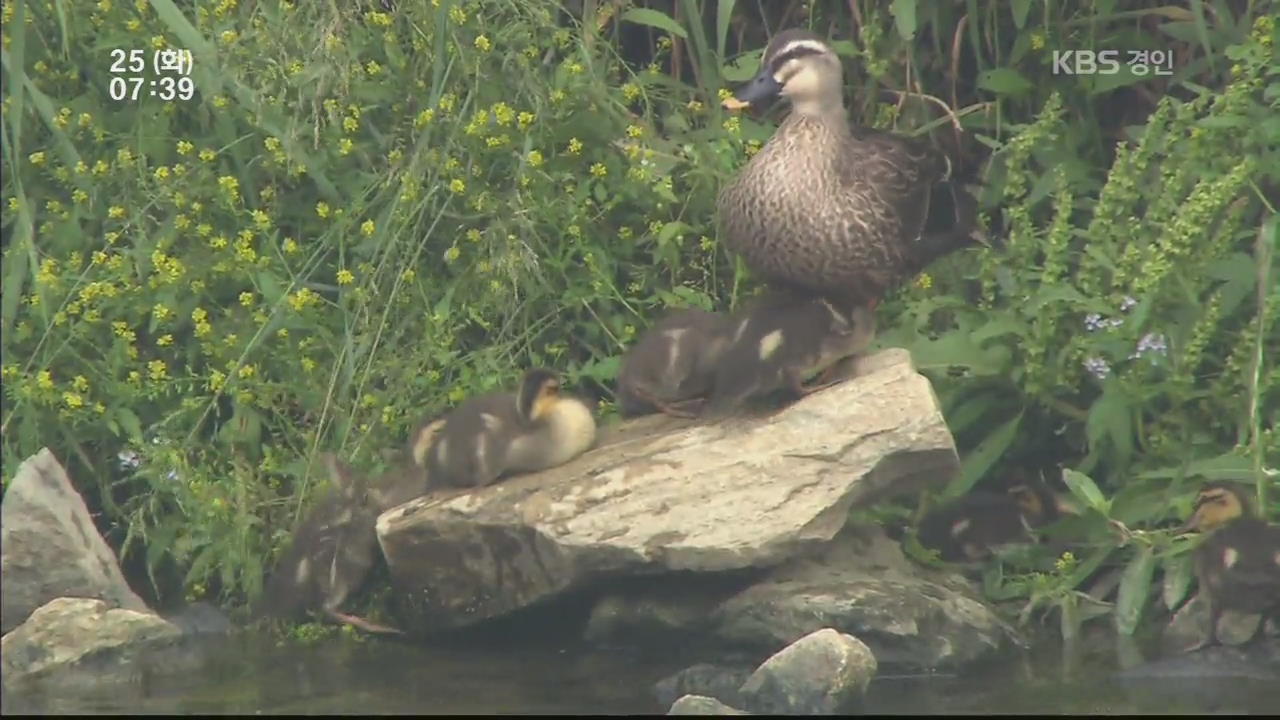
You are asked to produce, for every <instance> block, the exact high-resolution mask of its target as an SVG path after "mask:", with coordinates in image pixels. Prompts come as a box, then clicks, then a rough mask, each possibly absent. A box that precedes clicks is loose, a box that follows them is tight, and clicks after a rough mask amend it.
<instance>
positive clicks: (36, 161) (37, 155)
mask: <svg viewBox="0 0 1280 720" xmlns="http://www.w3.org/2000/svg"><path fill="white" fill-rule="evenodd" d="M27 159H28V160H30V161H31V164H32V165H43V164H44V153H42V152H33V153H31V154H30V155H28V156H27Z"/></svg>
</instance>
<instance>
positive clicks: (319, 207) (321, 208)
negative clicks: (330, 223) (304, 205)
mask: <svg viewBox="0 0 1280 720" xmlns="http://www.w3.org/2000/svg"><path fill="white" fill-rule="evenodd" d="M316 215H319V216H320V217H322V218H327V217H329V203H327V202H324V201H320V202H318V203H316Z"/></svg>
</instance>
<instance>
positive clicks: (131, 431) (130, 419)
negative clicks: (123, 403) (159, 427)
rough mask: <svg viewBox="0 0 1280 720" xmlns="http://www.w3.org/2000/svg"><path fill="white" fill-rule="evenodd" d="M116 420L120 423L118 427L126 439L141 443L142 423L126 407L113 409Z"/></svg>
mask: <svg viewBox="0 0 1280 720" xmlns="http://www.w3.org/2000/svg"><path fill="white" fill-rule="evenodd" d="M115 416H116V419H117V420H119V422H120V427H122V428H124V431H125V437H126V439H129V440H133V441H135V442H141V441H142V421H140V420H138V416H137V415H135V414H133V411H132V410H130V409H129V408H127V407H118V408H116V409H115Z"/></svg>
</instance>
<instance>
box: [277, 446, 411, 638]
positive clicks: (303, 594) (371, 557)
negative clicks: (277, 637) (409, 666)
mask: <svg viewBox="0 0 1280 720" xmlns="http://www.w3.org/2000/svg"><path fill="white" fill-rule="evenodd" d="M321 458H322V460H323V462H324V463H325V465H326V467H327V468H328V471H329V476H330V480H331V481H332V483H333V490H332V491H331V492H330V493H329V495H328V496H327V497H325V498H323V499H322V500H321V501H320V502H319V503H317V504H316V505H315V507H313V508H312V509H311V511H310V512H308V513H307V516H306V518H305V519H304V520H303V522H302V524H301V525H300V526H299V527H298V530H297V532H295V533H294V536H293V541H292V542H291V543H290V546H289V549H288V550H287V551H286V552H285V553H284V555H282V556H281V557H280V560H279V561H278V562H277V563H276V565H275V568H274V570H273V571H272V573H271V576H270V577H269V578H268V579H267V584H266V587H265V589H264V592H263V599H262V601H261V605H260V606H259V614H261V615H268V616H271V617H277V618H290V617H294V616H296V615H297V614H299V613H300V612H301V611H304V610H306V611H316V610H318V611H320V612H321V613H322V614H323V615H324V616H326V617H328V618H329V619H331V620H334V621H336V622H338V623H342V624H347V625H351V626H353V627H356V628H359V629H361V630H364V631H366V632H370V633H390V634H398V633H399V632H400V631H399V630H397V629H395V628H393V627H388V626H386V625H379V624H378V623H375V622H371V621H369V620H366V619H364V618H361V617H358V616H355V615H350V614H347V613H344V612H342V609H341V608H342V605H343V604H344V603H346V601H347V600H348V599H349V598H350V597H351V596H352V595H353V594H355V592H356V591H357V590H359V589H360V586H361V585H362V584H364V581H365V579H366V578H367V577H368V575H369V571H370V569H372V568H373V564H374V563H375V562H376V561H377V559H378V557H379V551H378V538H377V534H376V533H375V531H374V523H375V522H376V520H377V517H378V513H379V512H380V510H379V508H378V507H377V506H376V504H375V503H374V502H373V501H371V498H370V495H369V493H368V483H367V481H366V479H365V478H364V477H363V476H361V475H358V474H356V473H354V472H352V471H351V469H350V468H349V467H347V466H346V464H344V463H343V462H342V461H341V460H339V459H338V458H337V456H335V455H333V454H332V453H323V454H322V455H321Z"/></svg>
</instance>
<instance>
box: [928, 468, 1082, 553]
mask: <svg viewBox="0 0 1280 720" xmlns="http://www.w3.org/2000/svg"><path fill="white" fill-rule="evenodd" d="M1061 510H1062V504H1061V503H1060V502H1059V501H1058V500H1057V499H1056V498H1055V497H1054V495H1053V493H1052V491H1051V490H1049V488H1048V487H1046V486H1044V485H1043V484H1042V483H1019V484H1017V485H1014V486H1012V487H1010V488H1009V489H1008V490H1006V491H1005V492H1004V493H996V492H989V491H983V490H977V491H974V492H971V493H969V494H967V495H965V496H964V497H962V498H960V499H959V500H956V501H955V502H952V503H949V504H947V505H944V506H943V507H940V508H937V509H936V510H933V511H931V512H930V513H929V514H927V515H925V516H924V519H923V520H921V521H920V529H919V531H918V535H917V537H918V539H919V540H920V544H921V545H923V546H924V547H927V548H932V549H934V550H937V551H938V554H939V556H941V558H942V559H943V560H945V561H947V562H977V561H981V560H985V559H987V558H988V557H990V556H991V551H992V549H993V548H996V547H999V546H1002V545H1009V544H1013V543H1020V542H1026V541H1027V540H1028V536H1027V531H1028V529H1029V528H1036V527H1041V526H1043V525H1048V524H1049V523H1051V522H1053V521H1054V520H1057V519H1058V517H1059V514H1060V512H1061Z"/></svg>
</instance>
